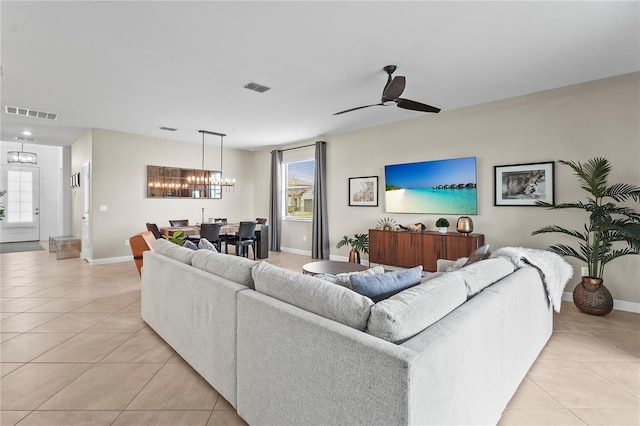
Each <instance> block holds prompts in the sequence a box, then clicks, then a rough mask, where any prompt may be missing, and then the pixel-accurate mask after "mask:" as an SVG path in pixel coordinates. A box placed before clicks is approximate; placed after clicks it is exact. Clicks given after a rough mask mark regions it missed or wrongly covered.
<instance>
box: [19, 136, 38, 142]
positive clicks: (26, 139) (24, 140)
mask: <svg viewBox="0 0 640 426" xmlns="http://www.w3.org/2000/svg"><path fill="white" fill-rule="evenodd" d="M16 140H17V141H20V142H35V141H36V140H35V139H34V138H25V137H24V136H16Z"/></svg>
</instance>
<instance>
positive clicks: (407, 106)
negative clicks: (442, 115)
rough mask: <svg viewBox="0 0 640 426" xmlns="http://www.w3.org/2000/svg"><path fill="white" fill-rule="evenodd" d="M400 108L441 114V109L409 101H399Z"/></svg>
mask: <svg viewBox="0 0 640 426" xmlns="http://www.w3.org/2000/svg"><path fill="white" fill-rule="evenodd" d="M398 107H400V108H404V109H411V110H413V111H422V112H434V113H438V112H440V108H436V107H434V106H431V105H426V104H422V103H420V102H416V101H412V100H409V99H402V98H399V99H398Z"/></svg>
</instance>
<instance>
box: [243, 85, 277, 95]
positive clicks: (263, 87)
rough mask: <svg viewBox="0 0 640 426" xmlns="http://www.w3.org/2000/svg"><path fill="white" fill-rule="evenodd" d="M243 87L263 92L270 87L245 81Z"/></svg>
mask: <svg viewBox="0 0 640 426" xmlns="http://www.w3.org/2000/svg"><path fill="white" fill-rule="evenodd" d="M244 88H245V89H249V90H253V91H254V92H258V93H264V92H266V91H267V90H269V89H271V88H270V87H267V86H263V85H262V84H258V83H247V84H245V85H244Z"/></svg>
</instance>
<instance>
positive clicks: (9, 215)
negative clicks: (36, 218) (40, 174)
mask: <svg viewBox="0 0 640 426" xmlns="http://www.w3.org/2000/svg"><path fill="white" fill-rule="evenodd" d="M32 176H33V174H32V173H31V172H22V171H14V170H9V171H8V172H7V211H6V220H7V222H8V223H32V222H33V179H32Z"/></svg>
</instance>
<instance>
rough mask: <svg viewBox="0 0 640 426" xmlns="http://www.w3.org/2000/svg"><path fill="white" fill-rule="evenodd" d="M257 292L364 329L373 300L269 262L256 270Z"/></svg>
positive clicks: (254, 276)
mask: <svg viewBox="0 0 640 426" xmlns="http://www.w3.org/2000/svg"><path fill="white" fill-rule="evenodd" d="M252 273H253V280H254V281H255V287H256V291H258V292H260V293H263V294H266V295H268V296H271V297H273V298H275V299H278V300H281V301H283V302H286V303H289V304H290V305H293V306H297V307H298V308H301V309H304V310H305V311H309V312H313V313H314V314H317V315H320V316H322V317H324V318H328V319H331V320H333V321H337V322H339V323H341V324H344V325H347V326H349V327H352V328H355V329H357V330H364V329H365V327H366V326H367V320H368V319H369V312H370V310H371V306H373V301H372V300H371V299H369V298H368V297H365V296H362V295H360V294H358V293H355V292H353V291H351V290H349V289H348V288H345V287H342V286H339V285H334V284H332V283H330V282H328V281H325V280H321V279H319V278H315V277H313V276H310V275H303V274H301V273H298V272H293V271H289V270H287V269H282V268H279V267H277V266H273V265H269V264H268V263H264V262H263V263H260V264H259V265H257V266H256V267H255V268H253V271H252Z"/></svg>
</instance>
